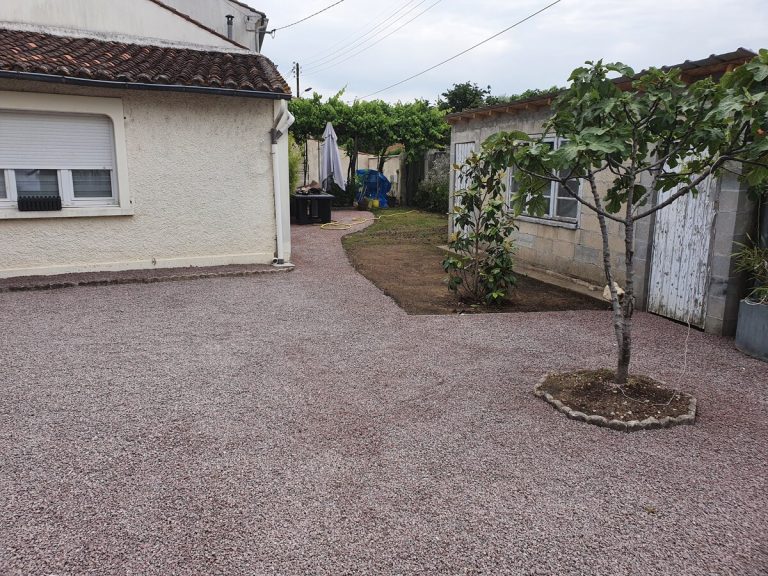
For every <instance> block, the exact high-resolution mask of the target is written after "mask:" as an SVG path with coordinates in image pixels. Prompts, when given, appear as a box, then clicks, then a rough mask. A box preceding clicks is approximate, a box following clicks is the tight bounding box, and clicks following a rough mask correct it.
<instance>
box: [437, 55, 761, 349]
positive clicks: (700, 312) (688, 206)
mask: <svg viewBox="0 0 768 576" xmlns="http://www.w3.org/2000/svg"><path fill="white" fill-rule="evenodd" d="M754 55H755V54H754V53H753V52H750V51H749V50H745V49H743V48H740V49H738V50H736V51H734V52H730V53H727V54H720V55H713V56H710V57H709V58H705V59H703V60H698V61H694V62H692V61H686V62H685V63H683V64H680V65H677V66H675V67H677V68H681V69H682V71H683V78H684V79H686V80H688V81H694V80H697V79H699V78H702V77H706V76H714V77H718V76H720V75H722V74H723V73H724V72H726V71H727V70H730V69H732V68H733V67H735V66H738V65H740V64H742V63H744V62H746V61H748V60H750V59H751V58H752V57H754ZM551 98H552V95H549V96H541V97H535V98H530V99H527V100H521V101H517V102H513V103H510V104H502V105H497V106H489V107H485V108H480V109H475V110H465V111H462V112H459V113H454V114H449V115H448V116H447V117H446V120H447V121H448V122H449V123H450V124H451V151H450V154H451V163H452V164H453V163H459V164H460V163H461V162H463V161H464V160H465V159H466V158H467V157H468V156H469V155H470V154H471V153H472V152H473V151H475V150H478V149H479V148H480V146H481V145H482V143H483V142H484V141H485V140H486V139H487V138H488V137H489V136H491V135H492V134H494V133H496V132H499V131H510V130H519V131H522V132H526V133H528V134H530V135H541V134H542V130H543V126H544V124H545V123H546V121H547V119H548V117H549V115H550V108H549V106H550V103H551ZM550 136H551V138H550V141H551V144H552V146H554V147H558V146H560V145H561V144H562V140H561V139H560V138H559V137H558V136H557V135H556V134H552V135H550ZM459 178H460V175H459V174H458V173H455V174H454V176H453V177H452V178H451V182H450V191H451V195H450V197H451V204H452V203H453V193H454V192H455V190H457V189H460V188H461V186H462V183H461V182H460V181H459ZM510 183H511V181H510ZM599 185H600V186H601V187H602V189H603V191H605V190H606V189H607V187H608V185H609V178H607V177H606V178H604V179H603V180H602V181H600V182H599ZM507 188H508V193H509V189H510V188H511V186H508V187H507ZM549 197H550V198H549V212H548V214H546V215H545V216H544V217H541V218H535V217H531V216H525V215H523V216H520V217H519V218H518V225H519V230H518V232H517V233H516V237H515V240H516V248H517V258H518V260H519V261H521V262H522V263H524V264H525V265H527V266H530V267H532V268H535V269H539V271H543V272H546V273H548V274H553V275H556V276H561V277H565V278H568V279H572V280H573V281H576V282H581V283H584V282H586V283H588V284H591V285H594V286H596V287H600V289H602V286H604V285H605V282H606V281H605V274H604V271H603V265H602V237H601V234H600V229H599V226H598V221H597V217H596V215H595V214H594V213H593V212H592V211H590V210H582V209H581V205H580V204H579V203H578V202H577V201H576V200H575V199H573V198H570V197H568V196H564V195H561V194H558V187H557V186H556V185H552V187H551V189H550V193H549ZM450 208H451V210H452V208H453V206H452V205H451V206H450ZM755 219H756V206H755V205H754V203H752V202H750V201H749V199H748V198H747V195H746V190H745V188H743V187H742V186H740V184H739V182H738V180H737V178H736V177H735V176H734V175H733V174H728V175H726V176H723V177H722V179H720V180H719V181H716V182H711V183H709V185H708V188H707V190H706V191H705V192H704V193H700V194H699V195H698V196H697V197H696V198H694V197H693V196H691V195H688V196H685V197H683V198H681V199H679V200H677V201H676V202H675V203H674V204H672V205H671V206H670V207H668V208H667V209H665V210H663V211H660V212H658V213H657V214H656V215H655V216H652V217H650V218H646V219H644V220H640V221H638V222H637V224H636V229H635V258H634V266H635V293H636V308H637V309H641V310H648V311H650V312H653V313H657V314H660V315H663V316H666V317H669V318H673V319H675V320H678V321H681V322H690V323H691V324H692V325H694V326H698V327H700V328H703V329H704V330H706V331H707V332H712V333H716V334H724V335H732V334H733V333H734V332H735V326H736V318H737V314H738V302H739V298H740V297H741V296H742V291H743V285H742V280H741V278H740V276H739V275H738V274H737V273H736V272H735V263H734V260H733V257H732V254H733V252H734V251H735V250H736V249H737V246H736V243H738V242H741V241H743V240H744V239H745V236H746V234H747V233H748V232H749V231H750V229H751V227H752V226H753V223H754V222H755ZM608 226H609V234H610V247H611V250H612V252H613V257H614V262H613V264H614V272H615V273H616V275H617V280H618V282H619V283H620V284H623V282H624V272H623V271H624V256H623V255H624V240H623V230H622V229H621V228H620V226H621V225H620V224H617V223H615V222H609V223H608Z"/></svg>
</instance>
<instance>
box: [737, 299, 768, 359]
mask: <svg viewBox="0 0 768 576" xmlns="http://www.w3.org/2000/svg"><path fill="white" fill-rule="evenodd" d="M736 348H738V349H739V350H741V351H742V352H744V353H745V354H749V355H750V356H754V357H755V358H759V359H760V360H764V361H766V362H768V304H757V303H755V302H750V301H749V300H747V299H744V300H742V301H741V302H739V321H738V324H737V325H736Z"/></svg>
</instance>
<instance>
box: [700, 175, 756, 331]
mask: <svg viewBox="0 0 768 576" xmlns="http://www.w3.org/2000/svg"><path fill="white" fill-rule="evenodd" d="M729 168H730V170H731V171H729V172H726V173H725V174H724V175H723V177H722V178H721V180H720V189H719V192H718V199H717V204H716V206H717V214H716V216H715V223H714V230H713V235H714V236H713V239H712V254H711V259H710V283H709V287H708V290H707V309H706V317H705V323H704V330H705V331H706V332H711V333H713V334H722V335H724V336H733V335H734V334H735V333H736V321H737V319H738V314H739V300H740V299H741V297H742V296H743V295H744V292H745V288H746V279H745V278H744V276H743V274H740V273H738V272H736V270H735V268H736V262H735V259H734V257H733V254H734V252H736V251H737V250H738V249H739V246H738V244H739V243H743V242H745V241H746V239H747V235H748V234H751V233H752V232H753V231H754V229H755V224H756V214H757V210H756V205H755V202H753V201H752V200H750V198H749V197H748V195H747V191H746V187H745V186H743V185H742V184H741V183H740V182H739V179H738V175H737V174H734V173H733V171H737V170H738V167H736V166H730V167H729Z"/></svg>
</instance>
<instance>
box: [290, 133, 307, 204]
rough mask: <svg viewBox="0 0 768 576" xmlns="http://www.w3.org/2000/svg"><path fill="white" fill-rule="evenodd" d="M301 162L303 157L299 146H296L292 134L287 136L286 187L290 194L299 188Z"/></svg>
mask: <svg viewBox="0 0 768 576" xmlns="http://www.w3.org/2000/svg"><path fill="white" fill-rule="evenodd" d="M303 160H304V155H303V154H302V152H301V148H300V147H299V145H298V144H296V140H295V139H294V137H293V134H288V186H289V187H290V191H291V194H293V193H294V192H295V191H296V188H298V187H299V172H301V164H302V162H303Z"/></svg>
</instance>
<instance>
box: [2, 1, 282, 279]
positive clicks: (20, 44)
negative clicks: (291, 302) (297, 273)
mask: <svg viewBox="0 0 768 576" xmlns="http://www.w3.org/2000/svg"><path fill="white" fill-rule="evenodd" d="M290 97H291V94H290V88H289V87H288V85H287V84H286V82H285V80H284V79H283V78H282V77H281V75H280V74H279V72H278V71H277V69H276V68H275V66H274V64H273V63H272V62H270V61H269V60H268V59H267V58H266V57H264V56H262V55H260V54H256V53H254V52H252V51H251V50H248V49H247V48H244V47H241V46H239V45H238V44H237V43H235V42H233V41H232V40H230V39H228V38H227V37H226V36H223V35H221V34H218V33H217V32H215V31H214V30H211V29H208V28H207V27H206V26H204V25H202V24H201V23H199V22H197V21H195V20H193V19H192V18H190V17H188V16H185V15H182V14H180V13H179V12H178V11H177V10H174V9H173V8H171V7H168V6H166V5H164V4H163V3H162V2H159V1H157V0H133V1H131V2H109V3H107V2H103V1H102V0H56V1H53V0H50V1H47V2H46V1H39V2H34V3H31V2H26V1H25V0H5V1H4V2H3V3H0V242H2V244H3V246H4V248H3V250H2V251H0V277H13V276H24V275H50V274H58V273H70V272H90V271H111V270H129V269H147V268H154V267H158V268H160V267H182V266H213V265H228V264H269V263H273V262H276V263H282V262H287V261H289V259H290V254H291V244H290V227H289V195H288V158H287V156H288V148H287V146H288V145H287V138H286V137H283V136H284V135H285V134H286V132H287V129H288V126H289V125H290V122H291V121H292V116H291V115H290V113H289V112H288V111H287V105H286V103H287V100H288V99H290Z"/></svg>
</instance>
